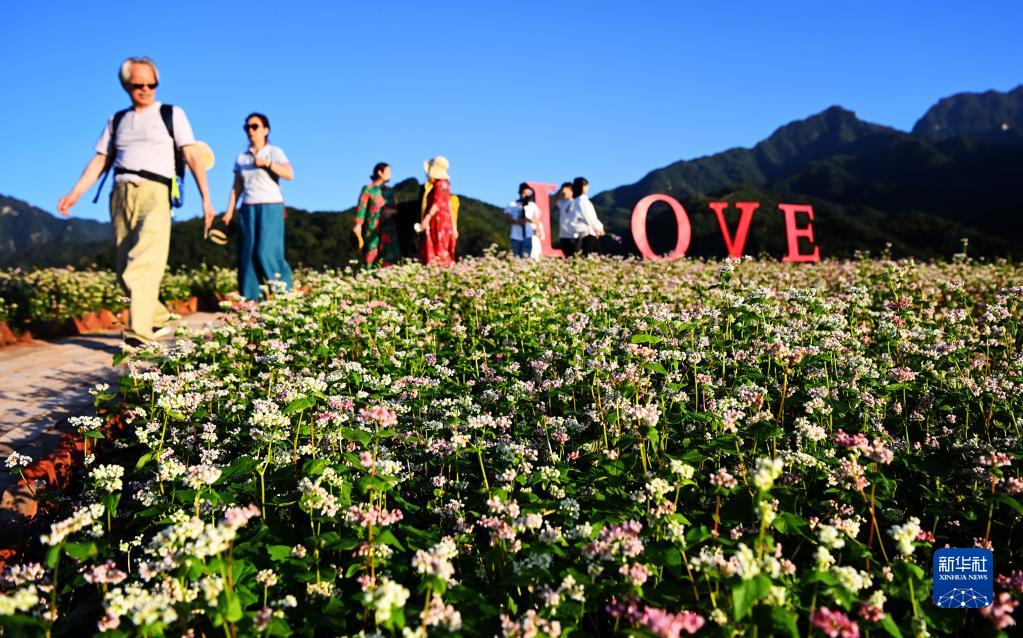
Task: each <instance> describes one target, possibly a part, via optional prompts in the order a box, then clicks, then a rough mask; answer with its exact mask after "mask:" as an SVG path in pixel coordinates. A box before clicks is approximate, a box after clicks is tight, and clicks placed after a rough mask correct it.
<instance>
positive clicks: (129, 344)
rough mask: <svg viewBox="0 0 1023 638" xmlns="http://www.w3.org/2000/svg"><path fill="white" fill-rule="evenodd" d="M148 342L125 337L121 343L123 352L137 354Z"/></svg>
mask: <svg viewBox="0 0 1023 638" xmlns="http://www.w3.org/2000/svg"><path fill="white" fill-rule="evenodd" d="M146 345H147V342H146V341H145V340H143V339H139V338H138V337H125V338H124V340H123V341H122V342H121V350H122V351H123V352H135V351H136V350H138V349H139V348H142V347H145V346H146Z"/></svg>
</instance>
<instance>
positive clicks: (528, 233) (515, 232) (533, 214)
mask: <svg viewBox="0 0 1023 638" xmlns="http://www.w3.org/2000/svg"><path fill="white" fill-rule="evenodd" d="M504 212H505V214H506V215H510V216H511V218H512V219H520V218H521V217H522V216H523V215H525V216H526V220H527V221H526V223H525V224H523V225H521V226H519V225H518V224H512V227H511V238H512V240H515V241H523V240H526V239H529V238H530V237H532V236H533V235H534V231H535V230H536V228H535V227H534V225H533V224H532V223H530V222H536V221H538V220H539V219H540V207H539V206H537V205H536V202H529V203H528V204H526V206H525V210H523V206H522V204H520V203H519V202H518V200H515V201H514V202H512V203H510V204H508V208H505V209H504Z"/></svg>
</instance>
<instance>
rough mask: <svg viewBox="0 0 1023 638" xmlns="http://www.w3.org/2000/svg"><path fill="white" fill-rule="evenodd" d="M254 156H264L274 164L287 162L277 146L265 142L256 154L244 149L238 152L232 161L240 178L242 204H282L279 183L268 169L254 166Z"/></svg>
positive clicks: (282, 194) (282, 193) (281, 192)
mask: <svg viewBox="0 0 1023 638" xmlns="http://www.w3.org/2000/svg"><path fill="white" fill-rule="evenodd" d="M256 157H260V158H266V159H268V160H270V161H271V162H273V163H274V164H287V163H288V156H287V155H285V154H284V151H283V150H281V149H280V148H279V147H277V146H271V145H270V144H267V145H266V146H264V147H263V148H261V149H259V151H258V152H257V153H256V155H253V154H252V152H251V151H248V150H246V151H245V152H243V153H239V154H238V157H237V159H235V161H234V172H235V173H238V175H240V176H241V178H242V197H241V203H243V204H283V203H284V192H283V191H281V185H280V184H278V183H277V181H276V180H275V179H274V178H273V177H272V176H271V175H270V171H269V170H268V169H265V168H260V167H258V166H256Z"/></svg>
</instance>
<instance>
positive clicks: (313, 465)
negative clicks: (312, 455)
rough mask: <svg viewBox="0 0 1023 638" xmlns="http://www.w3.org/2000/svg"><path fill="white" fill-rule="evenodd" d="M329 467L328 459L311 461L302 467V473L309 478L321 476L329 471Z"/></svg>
mask: <svg viewBox="0 0 1023 638" xmlns="http://www.w3.org/2000/svg"><path fill="white" fill-rule="evenodd" d="M327 465H328V463H327V459H311V460H309V461H306V462H305V465H303V466H302V473H303V474H305V475H306V476H309V477H313V476H319V475H320V474H323V470H325V469H327Z"/></svg>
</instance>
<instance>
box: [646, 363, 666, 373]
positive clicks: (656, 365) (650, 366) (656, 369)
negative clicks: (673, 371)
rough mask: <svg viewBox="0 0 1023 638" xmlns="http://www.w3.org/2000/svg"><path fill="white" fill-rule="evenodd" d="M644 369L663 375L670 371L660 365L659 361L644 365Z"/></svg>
mask: <svg viewBox="0 0 1023 638" xmlns="http://www.w3.org/2000/svg"><path fill="white" fill-rule="evenodd" d="M642 367H644V368H646V369H647V370H651V371H653V372H660V373H661V374H668V371H667V370H666V369H665V368H664V366H663V365H661V364H660V363H658V362H657V361H654V362H652V363H644V364H643V366H642Z"/></svg>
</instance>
